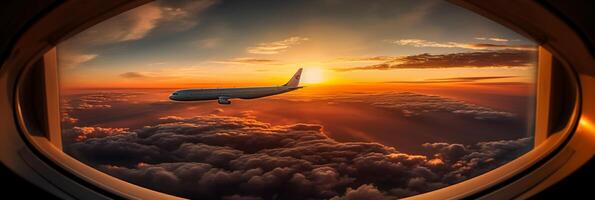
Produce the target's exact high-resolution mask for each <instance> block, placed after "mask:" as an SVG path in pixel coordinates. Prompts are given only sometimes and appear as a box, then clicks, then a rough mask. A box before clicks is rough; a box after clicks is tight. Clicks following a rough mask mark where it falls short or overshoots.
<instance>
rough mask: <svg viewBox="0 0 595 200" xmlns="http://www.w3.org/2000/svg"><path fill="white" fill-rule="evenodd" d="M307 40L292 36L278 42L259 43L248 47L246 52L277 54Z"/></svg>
mask: <svg viewBox="0 0 595 200" xmlns="http://www.w3.org/2000/svg"><path fill="white" fill-rule="evenodd" d="M308 40H310V39H309V38H307V37H298V36H294V37H290V38H287V39H284V40H280V41H274V42H268V43H260V44H258V45H257V46H255V47H249V48H248V49H247V51H248V53H252V54H278V53H281V52H283V51H285V50H287V49H288V48H290V47H292V46H295V45H298V44H301V43H302V42H304V41H308Z"/></svg>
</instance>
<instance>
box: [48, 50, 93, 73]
mask: <svg viewBox="0 0 595 200" xmlns="http://www.w3.org/2000/svg"><path fill="white" fill-rule="evenodd" d="M58 52H59V54H60V56H59V57H58V63H59V65H60V68H63V69H73V68H76V67H78V66H80V65H81V64H84V63H87V62H89V61H91V60H93V59H95V58H97V56H98V55H97V54H84V53H80V52H73V51H62V50H60V49H58Z"/></svg>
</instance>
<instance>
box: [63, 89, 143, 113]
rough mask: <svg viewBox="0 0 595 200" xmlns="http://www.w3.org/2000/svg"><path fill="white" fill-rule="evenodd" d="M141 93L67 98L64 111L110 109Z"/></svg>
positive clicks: (112, 93) (116, 93) (117, 93)
mask: <svg viewBox="0 0 595 200" xmlns="http://www.w3.org/2000/svg"><path fill="white" fill-rule="evenodd" d="M138 94H139V93H135V92H132V93H131V92H111V93H110V92H101V93H92V94H85V95H81V96H79V97H78V98H76V99H74V100H72V99H68V98H65V99H64V101H65V102H63V107H62V109H63V110H64V111H66V112H68V111H71V110H74V109H78V110H91V109H109V108H112V103H114V102H123V101H129V100H130V99H131V98H134V97H136V96H137V95H138Z"/></svg>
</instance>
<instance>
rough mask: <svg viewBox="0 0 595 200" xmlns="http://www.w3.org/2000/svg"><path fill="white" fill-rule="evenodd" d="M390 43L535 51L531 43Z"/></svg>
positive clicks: (495, 39)
mask: <svg viewBox="0 0 595 200" xmlns="http://www.w3.org/2000/svg"><path fill="white" fill-rule="evenodd" d="M488 40H494V41H498V40H500V41H503V40H505V39H501V38H488ZM388 42H389V43H392V44H397V45H402V46H413V47H434V48H461V49H473V50H489V49H512V50H526V51H535V46H533V45H501V44H488V43H459V42H434V41H427V40H422V39H401V40H392V41H388Z"/></svg>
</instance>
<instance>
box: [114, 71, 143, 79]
mask: <svg viewBox="0 0 595 200" xmlns="http://www.w3.org/2000/svg"><path fill="white" fill-rule="evenodd" d="M120 76H121V77H124V78H146V77H147V76H145V75H144V74H141V73H139V72H126V73H123V74H120Z"/></svg>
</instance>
